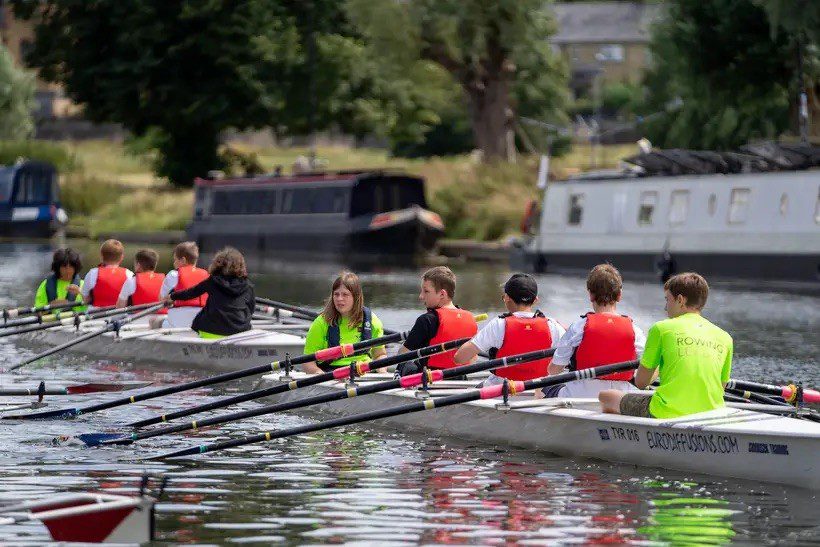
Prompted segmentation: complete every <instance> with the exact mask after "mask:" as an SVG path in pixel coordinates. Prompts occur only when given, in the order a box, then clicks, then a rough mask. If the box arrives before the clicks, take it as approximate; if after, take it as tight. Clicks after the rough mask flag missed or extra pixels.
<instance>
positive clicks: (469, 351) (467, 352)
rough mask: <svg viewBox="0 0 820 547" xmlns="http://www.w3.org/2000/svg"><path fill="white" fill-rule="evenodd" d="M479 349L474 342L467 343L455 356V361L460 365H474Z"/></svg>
mask: <svg viewBox="0 0 820 547" xmlns="http://www.w3.org/2000/svg"><path fill="white" fill-rule="evenodd" d="M479 351H480V349H479V347H478V346H476V345H475V344H474V343H472V342H465V343H464V344H463V345H462V346H461V347H460V348H458V351H456V354H455V355H454V356H453V361H455V362H456V364H458V365H466V364H469V363H472V361H473V359H475V358H476V357H478V352H479Z"/></svg>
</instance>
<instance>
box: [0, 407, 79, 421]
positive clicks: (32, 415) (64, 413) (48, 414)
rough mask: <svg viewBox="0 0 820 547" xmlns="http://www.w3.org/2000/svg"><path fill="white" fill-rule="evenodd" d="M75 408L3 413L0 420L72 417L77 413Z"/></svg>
mask: <svg viewBox="0 0 820 547" xmlns="http://www.w3.org/2000/svg"><path fill="white" fill-rule="evenodd" d="M79 413H80V411H79V409H77V408H60V409H57V410H47V411H45V412H28V413H26V414H3V415H2V416H0V420H49V419H53V418H73V417H75V416H77V415H79Z"/></svg>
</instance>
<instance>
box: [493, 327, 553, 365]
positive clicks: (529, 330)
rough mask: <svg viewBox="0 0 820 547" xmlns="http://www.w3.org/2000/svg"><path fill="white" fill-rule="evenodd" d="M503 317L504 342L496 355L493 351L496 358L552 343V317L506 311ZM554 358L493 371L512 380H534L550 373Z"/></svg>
mask: <svg viewBox="0 0 820 547" xmlns="http://www.w3.org/2000/svg"><path fill="white" fill-rule="evenodd" d="M501 317H503V318H504V342H503V343H502V344H501V347H500V348H498V351H496V352H495V355H492V354H491V356H492V357H493V358H498V357H507V356H508V355H517V354H519V353H527V352H530V351H538V350H541V349H549V348H551V347H552V333H551V332H550V325H549V320H548V319H547V318H546V317H544V315H543V314H542V313H540V312H539V313H536V315H535V317H517V316H515V315H512V314H504V315H502V316H501ZM550 362H552V359H538V360H537V361H530V362H529V363H521V364H520V365H512V366H509V367H501V368H499V369H496V370H495V371H493V373H494V374H495V375H496V376H501V377H502V378H507V379H509V380H534V379H535V378H543V377H544V376H546V375H547V374H548V372H547V367H549V365H550Z"/></svg>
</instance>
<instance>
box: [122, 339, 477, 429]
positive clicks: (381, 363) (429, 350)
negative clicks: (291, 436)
mask: <svg viewBox="0 0 820 547" xmlns="http://www.w3.org/2000/svg"><path fill="white" fill-rule="evenodd" d="M469 341H470V339H469V338H458V339H456V340H450V341H449V342H444V343H443V344H436V345H434V346H427V347H425V348H421V349H417V350H413V351H408V352H406V353H399V354H397V355H391V356H389V357H382V358H381V359H377V360H375V361H370V362H366V361H363V362H359V363H353V364H352V365H351V366H344V367H338V368H337V369H336V370H332V371H330V372H325V373H322V374H314V375H312V376H308V377H306V378H299V379H298V380H293V381H290V382H286V383H283V384H278V385H275V386H271V387H268V388H264V389H257V390H255V391H249V392H248V393H243V394H241V395H236V396H234V397H228V398H226V399H220V400H218V401H213V402H210V403H206V404H204V405H199V406H194V407H191V408H187V409H185V410H179V411H177V412H171V413H169V414H163V415H161V416H154V417H153V418H148V419H145V420H140V421H138V422H134V423H131V424H128V425H129V426H131V427H145V426H148V425H153V424H158V423H160V422H169V421H171V420H175V419H177V418H182V417H184V416H190V415H192V414H199V413H201V412H207V411H209V410H216V409H219V408H225V407H228V406H233V405H236V404H239V403H244V402H246V401H253V400H254V399H261V398H262V397H270V396H272V395H278V394H280V393H285V392H287V391H293V390H295V389H300V388H303V387H308V386H315V385H316V384H321V383H322V382H329V381H331V380H345V379H347V378H350V374H351V370H352V369H355V375H356V376H362V375H363V374H366V373H368V372H370V371H373V370H377V369H380V368H384V367H389V366H392V365H397V364H399V363H406V362H407V361H414V360H417V359H424V358H425V357H430V356H431V355H435V354H437V353H442V352H445V351H451V350H454V349H458V348H459V347H461V345H462V344H464V343H466V342H469Z"/></svg>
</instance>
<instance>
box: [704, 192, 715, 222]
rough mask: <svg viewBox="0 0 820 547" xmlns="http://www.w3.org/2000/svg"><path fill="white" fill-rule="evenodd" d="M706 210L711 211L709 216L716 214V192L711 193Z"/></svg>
mask: <svg viewBox="0 0 820 547" xmlns="http://www.w3.org/2000/svg"><path fill="white" fill-rule="evenodd" d="M706 210H707V211H708V212H709V216H710V217H713V216H715V211H717V196H716V195H715V194H710V195H709V201H708V202H707V203H706Z"/></svg>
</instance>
